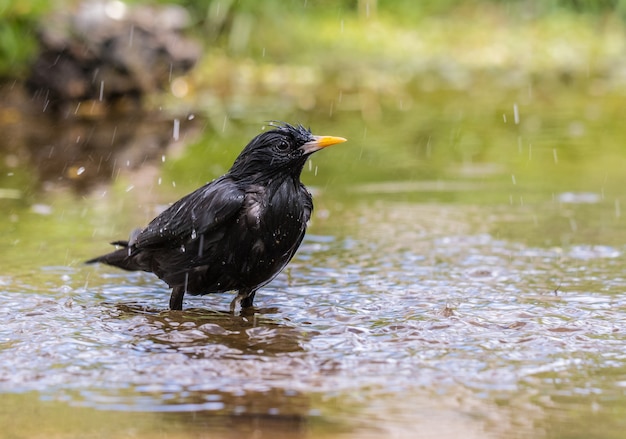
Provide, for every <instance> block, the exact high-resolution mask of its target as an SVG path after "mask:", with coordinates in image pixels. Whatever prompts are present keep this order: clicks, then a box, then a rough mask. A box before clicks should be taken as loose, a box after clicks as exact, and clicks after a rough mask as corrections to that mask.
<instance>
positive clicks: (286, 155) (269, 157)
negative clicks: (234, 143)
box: [229, 122, 346, 178]
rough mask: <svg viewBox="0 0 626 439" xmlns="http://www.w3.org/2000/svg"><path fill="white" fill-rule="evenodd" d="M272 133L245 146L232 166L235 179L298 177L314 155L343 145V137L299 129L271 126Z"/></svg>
mask: <svg viewBox="0 0 626 439" xmlns="http://www.w3.org/2000/svg"><path fill="white" fill-rule="evenodd" d="M270 125H271V126H272V127H273V129H271V130H269V131H266V132H264V133H261V134H259V135H258V136H256V137H255V138H254V139H252V140H251V141H250V143H248V145H247V146H246V147H245V148H244V149H243V151H241V154H239V157H237V159H236V160H235V163H233V166H232V168H231V169H230V172H229V173H230V174H231V175H232V176H233V177H235V178H246V177H255V176H267V177H269V178H272V176H274V175H275V174H277V173H283V174H285V175H294V176H299V175H300V172H301V171H302V167H303V166H304V163H305V162H306V159H307V158H308V157H309V156H310V155H311V154H313V153H314V152H315V151H319V150H320V149H322V148H326V147H327V146H331V145H335V144H337V143H342V142H345V141H346V139H344V138H343V137H333V136H314V135H313V134H312V133H311V131H310V130H308V129H306V128H304V127H303V126H302V125H290V124H288V123H284V122H280V123H279V122H272V123H271V124H270Z"/></svg>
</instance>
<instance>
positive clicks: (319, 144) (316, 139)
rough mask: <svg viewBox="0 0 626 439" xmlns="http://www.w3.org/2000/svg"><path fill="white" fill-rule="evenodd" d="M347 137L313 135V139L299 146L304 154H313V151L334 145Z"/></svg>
mask: <svg viewBox="0 0 626 439" xmlns="http://www.w3.org/2000/svg"><path fill="white" fill-rule="evenodd" d="M347 140H348V139H344V138H343V137H334V136H313V140H311V141H310V142H307V143H305V144H304V145H302V146H301V147H300V149H301V150H302V152H303V153H304V154H313V153H314V152H315V151H319V150H320V149H322V148H326V147H327V146H331V145H336V144H337V143H343V142H345V141H347Z"/></svg>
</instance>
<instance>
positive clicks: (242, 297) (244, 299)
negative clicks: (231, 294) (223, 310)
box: [230, 291, 256, 314]
mask: <svg viewBox="0 0 626 439" xmlns="http://www.w3.org/2000/svg"><path fill="white" fill-rule="evenodd" d="M255 293H256V291H240V292H239V293H238V294H237V296H236V297H235V298H234V299H233V301H232V302H230V312H231V313H233V314H234V313H235V309H237V305H239V304H240V305H241V310H242V311H243V310H244V309H247V308H252V305H253V302H254V294H255Z"/></svg>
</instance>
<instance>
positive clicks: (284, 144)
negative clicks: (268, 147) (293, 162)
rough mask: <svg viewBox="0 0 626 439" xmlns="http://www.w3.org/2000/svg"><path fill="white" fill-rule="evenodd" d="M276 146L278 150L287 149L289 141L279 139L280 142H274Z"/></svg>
mask: <svg viewBox="0 0 626 439" xmlns="http://www.w3.org/2000/svg"><path fill="white" fill-rule="evenodd" d="M276 147H277V148H278V150H279V151H287V150H288V149H289V142H287V141H286V140H281V141H280V142H278V144H276Z"/></svg>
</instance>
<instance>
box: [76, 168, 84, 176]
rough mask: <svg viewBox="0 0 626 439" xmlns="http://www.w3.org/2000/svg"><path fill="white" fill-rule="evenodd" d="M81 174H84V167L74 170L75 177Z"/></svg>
mask: <svg viewBox="0 0 626 439" xmlns="http://www.w3.org/2000/svg"><path fill="white" fill-rule="evenodd" d="M83 172H85V167H84V166H81V167H80V168H78V169H77V170H76V175H81V174H82V173H83Z"/></svg>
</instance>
